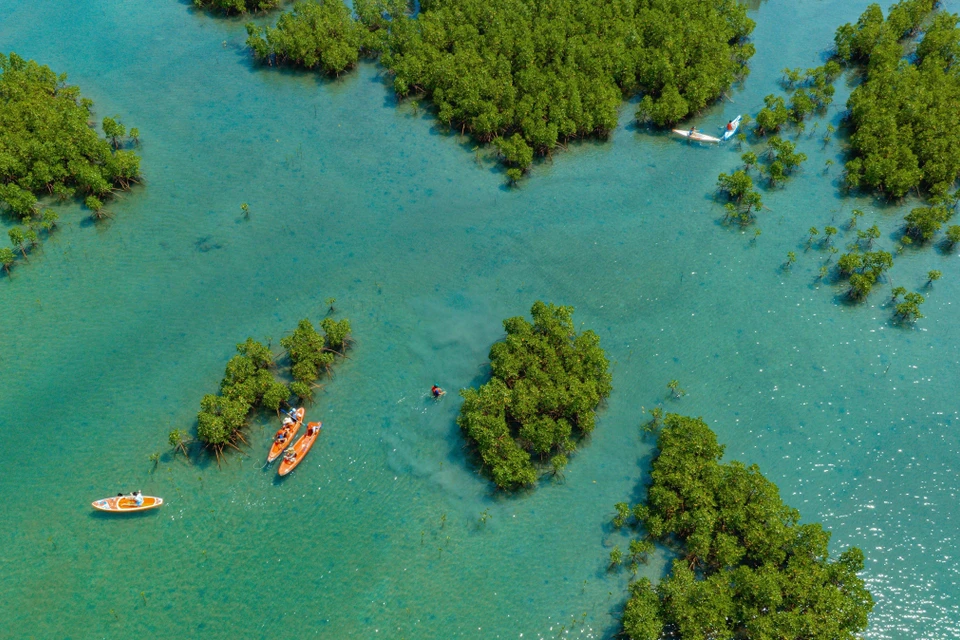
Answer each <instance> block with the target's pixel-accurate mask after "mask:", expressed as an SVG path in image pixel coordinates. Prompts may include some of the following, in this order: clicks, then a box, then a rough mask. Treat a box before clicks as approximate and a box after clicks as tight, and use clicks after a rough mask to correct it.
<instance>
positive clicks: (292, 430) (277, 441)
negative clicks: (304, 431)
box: [267, 407, 305, 463]
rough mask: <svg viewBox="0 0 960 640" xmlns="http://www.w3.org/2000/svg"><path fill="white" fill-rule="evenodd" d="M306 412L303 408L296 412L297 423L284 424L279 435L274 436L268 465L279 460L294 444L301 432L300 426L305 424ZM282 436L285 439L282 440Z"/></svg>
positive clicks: (278, 432)
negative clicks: (298, 432)
mask: <svg viewBox="0 0 960 640" xmlns="http://www.w3.org/2000/svg"><path fill="white" fill-rule="evenodd" d="M304 412H305V409H304V408H303V407H300V408H299V409H297V410H296V411H295V412H294V415H295V416H296V417H297V420H296V422H293V423H284V425H283V426H282V427H280V430H279V431H277V435H275V436H273V444H271V445H270V453H268V454H267V463H270V462H273V461H274V460H276V459H277V458H279V457H280V454H281V453H283V450H284V449H286V448H287V447H289V446H290V443H291V442H293V437H294V436H295V435H297V431H300V425H301V424H303V414H304ZM281 436H282V437H283V439H282V440H281Z"/></svg>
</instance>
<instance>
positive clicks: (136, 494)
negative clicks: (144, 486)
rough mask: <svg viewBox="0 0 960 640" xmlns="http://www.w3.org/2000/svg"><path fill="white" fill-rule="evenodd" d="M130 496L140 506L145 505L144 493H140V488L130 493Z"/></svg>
mask: <svg viewBox="0 0 960 640" xmlns="http://www.w3.org/2000/svg"><path fill="white" fill-rule="evenodd" d="M130 497H131V498H133V501H134V502H136V503H137V506H138V507H142V506H143V494H142V493H140V490H139V489H137V490H136V491H134V492H133V493H131V494H130Z"/></svg>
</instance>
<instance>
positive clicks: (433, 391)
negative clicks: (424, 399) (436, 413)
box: [430, 385, 446, 398]
mask: <svg viewBox="0 0 960 640" xmlns="http://www.w3.org/2000/svg"><path fill="white" fill-rule="evenodd" d="M445 393H446V391H444V390H443V389H441V388H440V387H438V386H437V385H433V386H432V387H430V394H431V395H432V396H433V397H434V398H439V397H441V396H442V395H444V394H445Z"/></svg>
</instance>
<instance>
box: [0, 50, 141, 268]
mask: <svg viewBox="0 0 960 640" xmlns="http://www.w3.org/2000/svg"><path fill="white" fill-rule="evenodd" d="M66 82H67V76H66V74H63V73H61V74H59V75H58V74H56V73H54V71H53V70H51V69H50V67H48V66H46V65H41V64H39V63H37V62H35V61H33V60H24V59H23V58H21V57H20V56H18V55H17V54H16V53H11V54H10V55H9V56H7V55H4V54H2V53H0V213H3V214H5V215H8V216H10V217H12V218H13V219H14V220H15V221H16V222H17V223H18V224H17V226H15V227H13V228H12V229H10V230H9V232H8V235H9V237H10V242H11V244H12V245H13V247H14V249H15V250H16V253H15V252H14V251H13V250H10V249H5V250H3V251H0V264H2V266H3V267H4V269H6V270H7V271H8V272H9V270H10V267H11V266H12V265H13V264H14V263H15V261H16V258H17V254H19V257H20V258H21V259H22V260H28V254H29V250H30V249H31V248H33V247H35V246H37V245H38V244H39V242H40V240H41V238H42V237H43V236H44V235H48V234H50V233H52V232H53V231H54V230H55V229H56V228H57V221H58V218H59V217H58V215H57V213H56V212H55V211H53V210H52V209H50V208H48V207H45V206H42V205H41V199H43V201H46V202H49V201H51V200H56V201H65V200H69V199H72V198H75V197H79V198H84V199H85V200H84V202H85V203H86V204H87V205H88V208H89V209H90V210H91V212H92V215H93V217H94V218H99V217H102V216H105V215H106V213H105V211H104V209H103V200H105V199H107V198H108V197H109V196H110V195H111V194H112V193H113V192H114V191H116V190H125V189H129V188H130V187H131V185H132V184H134V183H136V182H137V181H138V179H139V178H140V158H139V157H138V156H137V154H136V153H134V152H133V151H131V150H129V149H125V148H123V147H125V146H127V144H128V143H129V144H134V143H136V140H137V138H138V137H139V132H138V131H137V130H136V129H130V131H129V135H128V131H127V128H126V127H125V126H124V125H123V124H122V123H121V122H120V121H119V120H118V119H117V118H110V117H108V118H104V119H103V130H104V133H105V135H106V138H102V137H100V136H99V135H97V132H96V131H95V130H94V129H93V128H92V127H91V126H90V124H89V121H90V119H91V118H92V117H93V103H92V102H91V101H90V100H88V99H86V98H83V97H81V95H80V89H78V88H77V87H75V86H70V85H67V84H66ZM91 205H93V206H91Z"/></svg>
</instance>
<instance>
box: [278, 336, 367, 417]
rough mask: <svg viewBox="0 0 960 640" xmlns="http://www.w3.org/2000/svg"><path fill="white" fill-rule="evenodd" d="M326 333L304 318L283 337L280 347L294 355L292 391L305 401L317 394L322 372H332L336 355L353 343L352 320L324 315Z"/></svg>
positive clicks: (291, 357) (292, 362) (291, 360)
mask: <svg viewBox="0 0 960 640" xmlns="http://www.w3.org/2000/svg"><path fill="white" fill-rule="evenodd" d="M320 326H321V328H322V329H323V332H324V335H320V333H318V332H317V330H316V329H314V327H313V323H312V322H310V320H309V319H307V318H304V319H303V320H301V321H300V324H298V325H297V329H296V330H295V331H294V332H293V333H292V334H290V335H289V336H287V337H285V338H281V339H280V346H282V347H283V348H284V349H286V350H287V354H288V355H289V356H290V362H291V367H290V372H291V374H292V375H293V380H294V382H293V384H291V385H290V390H291V391H293V393H294V394H296V395H297V396H298V397H299V398H300V399H301V400H308V399H310V398H312V397H313V389H314V388H315V387H316V382H317V380H318V379H319V377H320V375H321V374H322V373H329V372H330V370H331V367H332V366H333V363H334V359H335V356H336V355H337V354H341V355H342V354H343V351H344V349H345V348H346V347H347V346H348V345H349V342H350V321H349V320H347V319H346V318H344V319H343V320H340V321H336V320H334V319H333V318H324V319H323V320H322V321H321V323H320Z"/></svg>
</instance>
